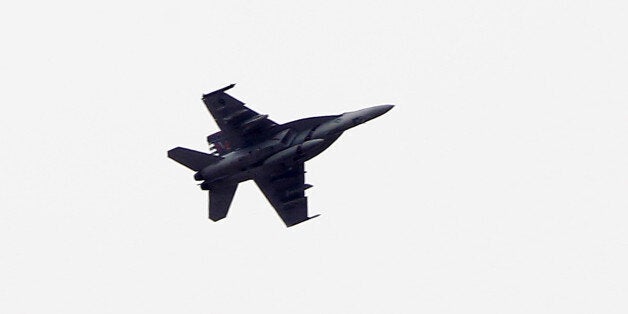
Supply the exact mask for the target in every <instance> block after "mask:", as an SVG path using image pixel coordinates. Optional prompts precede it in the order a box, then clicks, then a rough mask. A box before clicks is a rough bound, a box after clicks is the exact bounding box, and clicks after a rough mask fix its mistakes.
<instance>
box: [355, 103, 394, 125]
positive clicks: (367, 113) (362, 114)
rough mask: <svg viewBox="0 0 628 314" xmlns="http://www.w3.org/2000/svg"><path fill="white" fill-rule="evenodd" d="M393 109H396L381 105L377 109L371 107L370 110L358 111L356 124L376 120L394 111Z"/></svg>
mask: <svg viewBox="0 0 628 314" xmlns="http://www.w3.org/2000/svg"><path fill="white" fill-rule="evenodd" d="M392 107H394V106H393V105H380V106H375V107H370V108H366V109H362V110H359V111H357V112H356V113H357V115H358V116H359V118H358V120H359V121H356V122H359V123H358V124H360V123H363V122H366V121H369V120H372V119H375V118H377V117H379V116H381V115H383V114H384V113H386V112H388V111H389V110H390V109H392Z"/></svg>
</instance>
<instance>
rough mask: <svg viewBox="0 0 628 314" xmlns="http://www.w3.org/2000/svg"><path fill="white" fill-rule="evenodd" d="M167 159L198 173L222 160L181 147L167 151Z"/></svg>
mask: <svg viewBox="0 0 628 314" xmlns="http://www.w3.org/2000/svg"><path fill="white" fill-rule="evenodd" d="M168 157H169V158H170V159H172V160H174V161H176V162H178V163H180V164H182V165H184V166H186V167H188V168H190V169H192V170H194V171H200V170H202V169H203V168H205V167H207V166H209V165H211V164H214V163H216V162H218V161H220V160H221V159H222V157H218V156H214V155H210V154H206V153H202V152H197V151H195V150H191V149H187V148H183V147H177V148H173V149H171V150H169V151H168Z"/></svg>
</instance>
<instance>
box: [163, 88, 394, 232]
mask: <svg viewBox="0 0 628 314" xmlns="http://www.w3.org/2000/svg"><path fill="white" fill-rule="evenodd" d="M234 85H235V84H231V85H229V86H227V87H224V88H222V89H219V90H217V91H214V92H211V93H209V94H206V95H203V102H204V103H205V105H206V106H207V109H209V112H210V113H211V114H212V116H213V117H214V120H215V121H216V123H217V124H218V127H220V131H219V132H217V133H214V134H212V135H210V136H208V137H207V141H208V142H209V145H210V150H211V154H205V153H201V152H197V151H193V150H190V149H187V148H183V147H177V148H174V149H171V150H169V151H168V157H170V158H172V159H174V160H175V161H176V162H178V163H180V164H182V165H184V166H186V167H188V168H190V169H192V170H194V171H196V174H195V175H194V179H195V180H196V181H203V182H202V183H201V184H200V186H201V189H202V190H208V191H209V219H211V220H213V221H218V220H220V219H223V218H225V217H226V216H227V211H228V210H229V206H230V205H231V201H232V200H233V195H234V194H235V191H236V188H237V187H238V183H240V182H243V181H247V180H251V179H252V180H254V181H255V183H256V184H257V186H258V187H259V188H260V190H262V192H263V193H264V195H265V196H266V198H267V199H268V201H269V202H270V203H271V204H272V206H273V207H274V208H275V210H276V211H277V213H278V214H279V216H280V217H281V219H282V220H283V222H284V223H285V224H286V226H288V227H290V226H294V225H296V224H298V223H301V222H304V221H306V220H308V219H311V218H314V217H316V216H318V215H316V216H313V217H309V216H308V214H307V197H306V196H305V190H306V189H309V188H311V187H312V186H311V185H309V184H306V183H305V178H304V174H305V170H304V165H303V163H304V162H305V161H307V160H310V159H311V158H313V157H314V156H316V155H318V154H320V153H321V152H322V151H324V150H325V149H327V147H329V146H330V145H331V144H332V143H333V142H334V141H336V140H337V139H338V137H340V135H341V134H342V132H344V131H346V130H348V129H350V128H352V127H354V126H356V125H359V124H362V123H364V122H366V121H368V120H371V119H374V118H376V117H379V116H381V115H383V114H384V113H386V112H387V111H388V110H390V109H391V108H392V107H393V106H392V105H381V106H375V107H371V108H366V109H362V110H358V111H353V112H347V113H344V114H341V115H334V116H322V117H312V118H306V119H301V120H296V121H292V122H288V123H285V124H277V123H275V122H273V121H271V120H270V119H268V115H261V114H258V113H257V112H255V111H253V110H251V109H249V108H247V107H246V106H244V104H243V103H242V102H240V101H238V100H237V99H235V98H233V97H231V96H229V95H228V94H227V93H225V91H226V90H228V89H230V88H232V87H233V86H234Z"/></svg>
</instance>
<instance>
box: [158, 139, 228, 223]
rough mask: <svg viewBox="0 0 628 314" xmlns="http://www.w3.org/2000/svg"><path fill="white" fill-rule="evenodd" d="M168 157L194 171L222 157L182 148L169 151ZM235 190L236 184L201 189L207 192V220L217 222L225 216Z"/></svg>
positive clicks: (209, 186)
mask: <svg viewBox="0 0 628 314" xmlns="http://www.w3.org/2000/svg"><path fill="white" fill-rule="evenodd" d="M168 157H169V158H170V159H173V160H174V161H176V162H178V163H180V164H182V165H184V166H186V167H188V168H190V169H192V170H194V171H201V170H203V168H205V167H207V166H209V165H212V164H214V163H216V162H218V161H220V160H222V157H219V156H215V155H210V154H206V153H202V152H197V151H195V150H191V149H187V148H183V147H177V148H173V149H171V150H169V151H168ZM203 184H206V183H203ZM201 188H203V185H201ZM237 188H238V184H237V183H236V184H217V185H208V186H207V187H205V188H203V189H205V190H209V219H211V220H213V221H218V220H220V219H223V218H225V217H226V216H227V212H228V211H229V207H230V206H231V201H233V196H234V195H235V192H236V189H237Z"/></svg>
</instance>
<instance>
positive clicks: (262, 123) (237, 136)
mask: <svg viewBox="0 0 628 314" xmlns="http://www.w3.org/2000/svg"><path fill="white" fill-rule="evenodd" d="M233 86H235V84H231V85H229V86H227V87H224V88H221V89H219V90H217V91H213V92H211V93H209V94H205V95H203V102H204V103H205V106H207V109H208V110H209V112H210V113H211V115H212V116H213V117H214V120H215V121H216V124H218V127H219V128H220V130H221V131H222V133H223V134H224V136H225V137H226V138H227V139H228V140H229V142H230V145H231V146H233V147H241V146H242V145H243V144H245V139H246V138H247V137H248V138H254V137H255V135H256V134H262V133H263V132H264V131H265V130H268V129H270V128H272V127H274V126H276V125H277V123H275V122H273V121H272V120H270V119H268V115H261V114H259V113H257V112H255V111H253V110H251V109H249V108H248V107H246V106H245V105H244V103H242V102H241V101H239V100H237V99H235V98H233V97H231V96H230V95H228V94H227V93H225V91H226V90H228V89H230V88H232V87H233Z"/></svg>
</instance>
